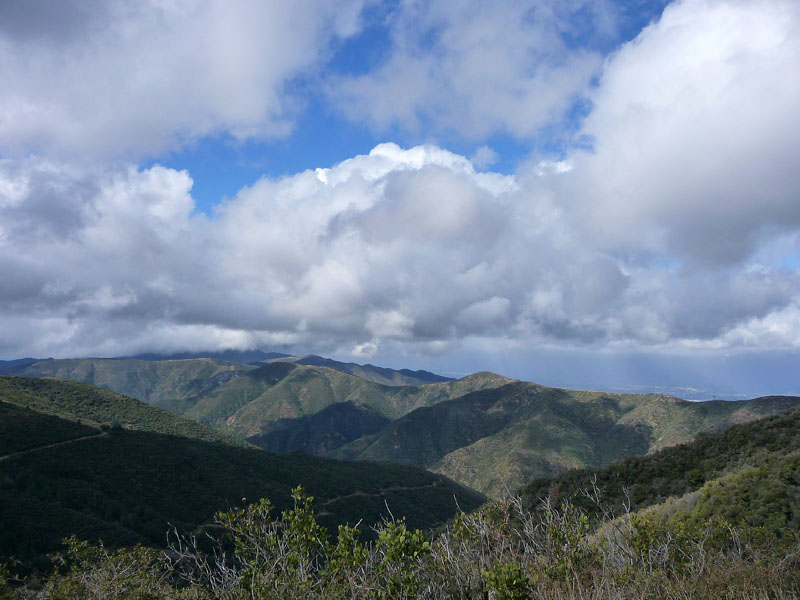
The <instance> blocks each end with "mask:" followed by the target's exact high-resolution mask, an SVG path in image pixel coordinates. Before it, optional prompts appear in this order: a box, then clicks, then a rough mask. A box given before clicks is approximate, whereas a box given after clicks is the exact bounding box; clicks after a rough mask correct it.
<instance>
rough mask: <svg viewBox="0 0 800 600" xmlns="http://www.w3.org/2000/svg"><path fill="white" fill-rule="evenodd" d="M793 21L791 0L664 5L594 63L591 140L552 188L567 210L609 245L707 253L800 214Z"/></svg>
mask: <svg viewBox="0 0 800 600" xmlns="http://www.w3.org/2000/svg"><path fill="white" fill-rule="evenodd" d="M799 29H800V5H798V3H797V2H794V1H792V0H762V1H759V2H740V1H731V2H716V1H707V0H684V1H681V2H675V3H673V4H672V5H670V6H669V7H667V9H666V10H665V11H664V14H663V16H662V18H661V20H660V21H659V22H657V23H655V24H653V25H652V26H650V27H648V28H646V29H645V30H644V31H642V33H641V34H640V35H639V36H638V38H637V39H636V40H634V41H633V42H631V43H630V44H627V45H626V46H624V47H623V48H622V49H621V50H619V51H618V52H617V53H616V54H615V55H614V56H612V57H611V58H610V59H609V60H608V62H607V64H606V66H605V68H604V70H603V74H602V77H601V79H600V83H599V86H598V88H597V90H596V92H595V94H594V108H593V110H592V112H591V113H590V115H589V116H588V118H587V120H586V122H585V125H584V130H583V133H584V134H586V135H590V136H591V137H592V138H593V139H594V152H592V153H585V154H582V155H578V156H576V157H574V158H573V161H572V162H573V166H574V170H575V176H574V177H571V178H563V181H564V183H565V188H564V189H563V190H561V191H560V193H561V194H562V196H563V197H564V198H565V199H571V202H572V205H571V210H574V211H575V217H576V219H582V220H583V221H584V222H585V223H586V225H587V229H591V235H594V236H602V237H604V238H605V242H606V243H607V245H608V246H609V247H612V248H613V247H615V246H619V245H625V244H627V245H634V246H638V247H640V248H642V249H649V250H653V251H657V252H666V253H669V254H671V255H674V256H677V257H679V258H680V259H682V260H688V261H692V262H697V261H700V262H710V263H717V264H725V263H730V262H737V261H740V260H742V259H745V258H747V256H749V255H750V254H751V253H752V252H753V251H754V250H756V249H757V248H758V247H759V246H760V245H761V244H762V243H764V241H765V239H767V238H769V237H772V236H774V235H775V232H776V230H784V231H787V230H788V231H791V230H793V229H796V228H797V227H798V226H800V197H799V196H798V191H797V190H798V189H800V169H798V157H800V138H799V137H798V136H797V135H795V132H796V131H799V130H800V112H799V111H798V110H797V106H800V77H798V75H797V65H798V64H800V36H798V34H797V31H798V30H799ZM570 186H573V187H570ZM588 234H589V233H587V235H588Z"/></svg>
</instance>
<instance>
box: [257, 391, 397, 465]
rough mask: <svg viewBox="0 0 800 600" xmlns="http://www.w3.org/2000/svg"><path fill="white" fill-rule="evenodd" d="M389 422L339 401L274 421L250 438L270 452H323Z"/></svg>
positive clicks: (376, 414)
mask: <svg viewBox="0 0 800 600" xmlns="http://www.w3.org/2000/svg"><path fill="white" fill-rule="evenodd" d="M389 423H390V420H389V419H387V418H386V417H384V416H383V415H381V414H380V413H378V412H377V411H375V410H373V409H371V408H369V407H366V406H356V405H355V404H353V403H352V402H337V403H336V404H331V405H330V406H328V407H326V408H323V409H322V410H321V411H319V412H317V413H314V414H313V415H308V416H306V417H300V418H297V419H279V420H277V421H274V422H272V423H270V424H269V425H268V426H267V427H265V429H264V430H263V431H262V433H260V434H258V435H254V436H251V437H249V438H247V441H248V442H250V443H251V444H253V445H254V446H258V447H259V448H262V449H264V450H268V451H270V452H279V453H287V452H305V453H307V454H316V455H323V454H325V453H327V452H329V451H331V450H333V449H334V448H338V447H339V446H343V445H344V444H346V443H348V442H352V441H353V440H357V439H359V438H361V437H364V436H366V435H370V434H373V433H375V432H377V431H380V430H381V429H382V428H383V427H385V426H386V425H388V424H389Z"/></svg>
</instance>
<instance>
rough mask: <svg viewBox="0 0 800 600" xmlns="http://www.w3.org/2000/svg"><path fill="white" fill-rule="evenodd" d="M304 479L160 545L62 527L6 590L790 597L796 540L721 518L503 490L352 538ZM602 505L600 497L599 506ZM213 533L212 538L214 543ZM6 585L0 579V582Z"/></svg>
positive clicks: (333, 599) (27, 593)
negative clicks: (745, 529) (619, 510)
mask: <svg viewBox="0 0 800 600" xmlns="http://www.w3.org/2000/svg"><path fill="white" fill-rule="evenodd" d="M312 506H313V499H312V498H311V497H310V496H308V495H307V494H306V493H305V492H304V491H303V489H302V488H295V489H294V490H293V491H292V505H291V506H290V507H289V508H287V509H286V510H284V511H282V512H281V513H280V515H278V514H277V513H276V511H275V509H274V507H273V506H272V504H271V502H269V501H268V500H263V499H262V500H259V501H257V502H254V503H252V504H250V505H248V506H244V507H242V508H237V509H234V510H231V511H227V512H220V513H218V514H217V515H216V521H215V523H216V528H215V529H213V531H214V533H215V535H213V536H212V535H210V534H208V535H207V536H205V537H204V538H203V539H198V538H196V537H194V536H185V535H184V536H182V535H176V536H173V538H172V540H173V541H172V544H171V546H170V548H169V550H168V551H166V552H162V553H159V552H156V551H153V550H151V549H147V548H143V547H134V548H132V549H130V550H119V551H116V552H109V551H108V550H106V549H105V547H104V546H103V545H102V544H101V545H99V546H91V545H89V544H86V543H85V542H79V541H77V540H75V539H69V540H67V551H66V553H65V555H64V558H63V561H64V562H63V566H61V567H59V568H56V569H55V570H54V571H53V572H52V573H51V574H50V575H49V576H48V577H45V578H44V579H43V580H42V581H38V582H37V581H34V580H30V581H29V582H27V583H26V584H25V585H23V586H22V587H18V588H17V589H15V590H14V589H11V588H8V587H6V588H5V593H6V594H7V596H9V597H15V598H86V599H89V598H92V599H94V598H105V597H114V598H186V599H197V600H201V599H202V600H206V599H208V600H210V599H212V598H219V599H226V600H240V599H241V600H243V599H245V598H265V599H275V600H277V599H281V600H284V599H285V600H294V599H303V600H323V599H324V600H338V599H341V600H344V599H352V600H355V599H356V598H358V599H361V598H368V599H375V600H377V599H383V600H389V599H398V600H399V599H404V600H410V599H420V600H422V599H425V600H428V599H430V600H440V599H441V600H443V599H445V598H448V599H449V598H459V599H463V600H483V599H487V598H490V599H494V600H518V599H527V598H544V599H552V600H556V599H559V600H560V599H564V600H567V599H577V598H595V599H598V600H605V599H608V600H611V599H612V598H615V599H617V598H623V599H634V598H665V599H669V600H673V599H674V600H678V599H679V598H680V599H683V598H697V599H706V598H708V599H712V598H721V597H724V598H731V599H742V600H744V599H753V600H755V599H761V598H776V599H778V598H792V597H796V596H797V594H798V592H800V561H798V558H797V557H798V553H800V545H798V543H797V542H796V541H795V542H794V543H793V544H789V545H786V544H783V545H774V542H775V539H774V538H773V537H771V536H770V535H767V536H766V537H763V538H761V539H759V540H755V539H752V538H749V537H748V536H747V535H746V534H745V535H743V534H742V532H740V531H739V530H738V529H737V528H735V527H734V526H732V525H731V524H730V523H728V522H726V521H725V520H724V519H721V518H717V517H715V518H713V519H711V520H710V521H709V522H708V523H705V524H698V523H691V522H688V521H676V520H674V519H672V518H671V517H669V516H665V515H664V513H660V512H656V511H649V512H646V513H625V514H623V515H620V516H618V517H616V518H613V519H606V520H605V521H604V522H603V523H602V525H601V527H600V529H598V530H594V529H591V528H590V527H589V526H588V523H589V519H588V517H587V514H586V513H585V512H584V511H582V510H581V509H580V508H578V507H576V506H575V505H573V504H570V503H562V504H561V505H560V506H559V507H555V505H554V504H552V503H549V502H548V503H546V504H545V507H544V509H543V510H541V511H537V512H534V513H531V512H529V511H527V510H525V509H524V507H523V504H522V502H521V501H520V499H519V498H513V497H506V498H504V499H503V500H501V501H499V502H496V503H493V504H490V505H486V506H484V507H482V508H481V509H480V510H478V511H477V512H474V513H472V514H465V513H460V514H459V515H458V516H457V517H456V518H455V519H454V520H453V522H452V523H451V524H449V525H448V526H447V527H445V528H443V529H441V530H439V531H438V532H437V533H435V534H428V535H425V534H423V533H422V532H420V531H419V530H414V531H412V530H410V529H408V528H407V527H406V526H405V524H404V523H403V522H402V521H395V520H391V519H390V520H385V521H383V522H381V523H380V524H379V525H377V526H376V528H375V529H376V532H377V538H376V539H375V540H374V541H371V542H361V541H359V540H358V536H357V531H356V530H355V529H353V528H349V527H341V528H339V534H338V536H337V537H336V539H335V540H330V539H329V538H328V535H327V530H326V529H325V528H324V527H322V526H321V525H320V524H319V523H318V522H317V520H316V518H315V516H314V514H313V512H312ZM601 512H603V510H602V509H601ZM209 542H210V544H209ZM2 589H3V588H0V590H2Z"/></svg>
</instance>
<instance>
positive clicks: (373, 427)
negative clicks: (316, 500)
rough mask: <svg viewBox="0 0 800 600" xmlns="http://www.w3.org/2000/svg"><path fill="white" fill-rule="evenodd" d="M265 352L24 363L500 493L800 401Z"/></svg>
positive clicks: (263, 436) (269, 437)
mask: <svg viewBox="0 0 800 600" xmlns="http://www.w3.org/2000/svg"><path fill="white" fill-rule="evenodd" d="M262 354H263V356H256V357H257V358H258V357H260V358H262V359H263V360H262V361H261V362H258V363H257V364H246V363H241V362H225V361H221V360H219V359H218V358H216V357H202V358H196V357H194V358H180V359H175V358H172V357H162V358H160V359H159V360H143V359H141V358H137V359H75V360H48V361H44V362H39V363H34V364H30V365H26V366H23V367H22V368H21V369H19V370H18V372H19V373H21V374H25V375H30V376H34V375H35V376H49V377H60V378H66V379H73V380H78V381H83V382H87V383H91V384H94V385H99V386H102V387H105V388H108V389H112V390H115V391H117V392H121V393H124V394H128V395H131V396H134V397H137V398H139V399H141V400H143V401H145V402H148V403H151V404H153V405H155V406H158V407H161V408H164V409H167V410H170V411H172V412H175V413H177V414H180V415H182V416H184V417H186V418H189V419H192V420H194V421H197V422H199V423H202V424H205V425H208V426H211V427H213V428H215V429H216V430H218V431H220V432H222V433H224V434H226V435H231V436H234V437H237V438H239V439H242V440H244V439H246V440H248V441H249V442H250V443H251V444H254V445H256V446H259V447H261V448H263V449H266V450H269V451H272V452H281V453H288V452H295V451H300V452H305V453H309V454H315V455H320V456H328V457H332V458H337V459H345V460H355V461H371V462H393V463H400V464H407V465H413V466H418V467H423V468H426V469H429V470H431V471H435V472H437V473H441V474H443V475H446V476H448V477H450V478H452V479H454V480H455V481H458V482H459V483H461V484H463V485H466V486H469V487H471V488H473V489H476V490H478V491H480V492H482V493H485V494H488V495H490V496H495V497H497V496H499V495H501V494H502V493H504V492H505V491H506V490H511V491H513V490H515V489H518V488H519V487H520V486H522V485H524V484H525V483H526V482H528V481H530V480H532V479H536V478H541V477H551V476H556V475H558V474H560V473H562V472H564V471H566V470H568V469H575V468H584V467H599V466H603V465H607V464H609V463H612V462H614V461H616V460H619V459H622V458H625V457H628V456H635V455H642V454H648V453H653V452H656V451H658V450H659V449H662V448H665V447H667V446H672V445H676V444H680V443H683V442H686V441H690V440H692V439H694V437H695V436H697V435H698V434H699V433H701V432H703V431H714V430H721V429H724V428H726V427H728V426H730V425H732V424H736V423H742V422H746V421H749V420H753V419H756V418H759V417H762V416H766V415H771V414H775V413H778V412H781V411H785V410H788V409H789V408H791V407H793V406H796V405H797V404H798V402H800V399H798V398H794V397H770V398H757V399H754V400H749V401H739V402H724V401H712V402H703V403H696V402H687V401H684V400H680V399H678V398H675V397H671V396H666V395H663V394H611V393H605V392H587V391H573V390H565V389H557V388H549V387H545V386H541V385H537V384H533V383H527V382H520V381H513V380H510V379H508V378H505V377H503V376H501V375H497V374H494V373H489V372H483V373H475V374H473V375H470V376H467V377H465V378H462V379H459V380H447V379H446V378H440V379H444V381H437V382H428V383H423V384H417V385H397V382H398V381H399V379H397V378H399V377H400V376H404V377H405V376H410V375H408V374H409V373H411V374H413V373H416V374H417V376H419V377H427V376H425V375H419V374H420V373H423V374H424V373H427V372H420V371H415V372H410V371H408V372H406V371H392V370H389V369H382V370H380V373H381V377H383V378H384V379H392V380H393V381H394V382H395V384H393V385H385V384H383V383H378V382H376V381H373V380H370V379H367V378H365V376H359V375H355V374H354V373H360V374H361V375H364V373H373V374H374V373H376V371H375V369H378V368H377V367H372V366H370V365H355V366H354V365H353V363H341V362H338V361H332V360H329V359H322V358H320V357H315V356H311V357H305V358H304V359H298V358H297V357H294V356H290V355H285V354H282V355H276V353H272V354H268V353H262ZM226 356H228V357H230V356H231V355H230V354H227V355H226ZM242 358H253V356H250V355H247V356H244V357H242ZM306 363H310V364H306ZM356 367H359V368H358V369H357V368H356ZM404 373H405V375H403V374H404ZM429 375H432V374H429ZM436 377H437V376H433V377H432V378H436ZM428 379H431V377H428Z"/></svg>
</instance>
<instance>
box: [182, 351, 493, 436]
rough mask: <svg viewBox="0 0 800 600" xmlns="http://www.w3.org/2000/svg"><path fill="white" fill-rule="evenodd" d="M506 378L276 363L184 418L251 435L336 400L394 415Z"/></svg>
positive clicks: (220, 391) (213, 393)
mask: <svg viewBox="0 0 800 600" xmlns="http://www.w3.org/2000/svg"><path fill="white" fill-rule="evenodd" d="M508 381H509V379H507V378H505V377H502V376H500V375H495V374H494V373H476V374H474V375H470V376H468V377H465V378H463V379H459V380H457V381H447V382H442V383H431V384H427V385H422V386H385V385H380V384H377V383H372V382H370V381H365V380H363V379H361V378H359V377H355V376H353V375H348V374H347V373H342V372H341V371H336V370H334V369H329V368H327V367H315V366H302V365H295V364H291V363H280V362H277V363H272V364H269V365H265V366H264V367H260V368H259V369H257V370H255V371H250V372H248V373H245V374H243V375H241V376H240V377H237V378H236V379H234V380H232V381H230V382H228V383H226V384H224V385H222V386H220V387H219V388H216V389H215V390H213V391H211V392H209V393H208V394H207V395H206V396H204V397H202V398H201V399H200V400H198V402H197V404H196V405H195V406H194V407H193V408H192V409H191V410H189V411H187V412H186V416H187V417H190V418H193V419H196V420H198V421H200V422H203V423H208V424H211V425H216V426H222V425H227V426H228V427H230V428H231V429H232V430H233V431H236V432H237V433H238V434H240V435H243V436H253V435H258V434H259V433H262V432H263V431H265V430H266V429H268V428H269V424H270V423H271V422H274V421H277V420H278V419H297V418H300V417H303V416H307V415H312V414H314V413H316V412H319V411H321V410H322V409H324V408H326V407H328V406H330V405H332V404H335V403H338V402H352V403H353V404H355V405H356V406H362V407H368V408H370V409H372V410H374V411H376V412H377V413H379V414H381V415H383V416H384V417H387V418H389V419H396V418H398V417H401V416H403V415H405V414H406V413H408V412H410V411H412V410H414V409H415V408H418V407H421V406H430V405H432V404H436V403H437V402H442V401H444V400H449V399H451V398H456V397H458V396H461V395H463V394H466V393H469V392H471V391H474V390H476V389H483V388H488V387H498V386H500V385H503V384H505V383H508Z"/></svg>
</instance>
